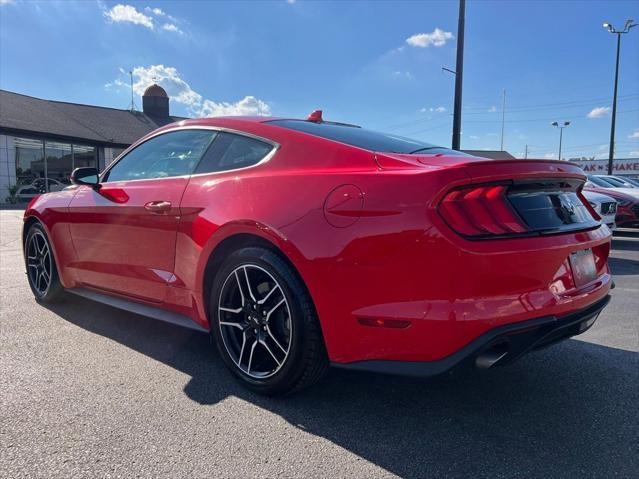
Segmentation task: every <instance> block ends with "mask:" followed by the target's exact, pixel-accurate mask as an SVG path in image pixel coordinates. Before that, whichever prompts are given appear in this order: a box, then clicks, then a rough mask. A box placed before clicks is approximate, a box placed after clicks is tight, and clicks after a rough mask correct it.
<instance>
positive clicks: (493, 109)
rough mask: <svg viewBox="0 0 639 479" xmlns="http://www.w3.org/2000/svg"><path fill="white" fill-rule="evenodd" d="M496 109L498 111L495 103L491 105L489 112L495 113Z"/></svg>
mask: <svg viewBox="0 0 639 479" xmlns="http://www.w3.org/2000/svg"><path fill="white" fill-rule="evenodd" d="M496 111H497V107H496V106H495V105H493V106H491V107H490V108H489V109H488V113H495V112H496Z"/></svg>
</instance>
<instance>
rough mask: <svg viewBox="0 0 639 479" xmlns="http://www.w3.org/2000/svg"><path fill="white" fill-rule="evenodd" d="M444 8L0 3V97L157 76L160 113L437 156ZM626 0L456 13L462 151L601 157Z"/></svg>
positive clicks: (624, 81)
mask: <svg viewBox="0 0 639 479" xmlns="http://www.w3.org/2000/svg"><path fill="white" fill-rule="evenodd" d="M457 8H458V6H457V2H456V1H439V2H436V1H424V2H418V1H408V2H400V1H395V2H383V1H375V2H365V1H353V2H348V1H341V2H338V1H333V2H319V1H316V2H310V1H304V0H297V1H286V0H280V1H272V2H270V1H251V2H242V1H237V2H221V1H217V2H205V1H180V2H171V1H151V0H149V1H143V2H134V1H120V2H110V1H85V2H71V1H64V2H56V1H47V2H21V1H19V0H0V87H1V88H3V89H7V90H11V91H15V92H19V93H24V94H28V95H33V96H37V97H41V98H48V99H55V100H63V101H70V102H78V103H88V104H96V105H103V106H111V107H115V108H127V107H128V105H129V102H130V88H129V86H128V84H129V75H128V71H129V70H132V71H133V72H134V92H135V93H136V97H135V101H136V104H137V106H138V107H140V106H141V99H140V97H139V93H140V92H141V91H143V90H144V88H145V87H146V86H147V85H148V84H149V83H150V82H152V79H153V78H156V79H157V80H158V81H159V83H160V84H162V85H163V86H165V87H166V89H167V90H168V92H169V94H170V96H171V98H172V100H171V112H172V113H173V114H176V115H185V116H197V115H217V114H238V113H239V114H253V113H261V114H271V115H274V116H287V117H290V116H292V117H305V116H306V115H307V114H308V113H309V112H310V111H311V110H313V109H317V108H321V109H323V110H324V117H325V118H328V119H331V120H337V121H347V122H353V123H357V124H361V125H363V126H366V127H370V128H374V129H381V130H385V131H389V132H393V133H395V134H401V135H406V136H412V137H416V138H420V139H423V140H425V141H428V142H431V143H436V144H441V145H444V146H448V145H450V135H451V124H452V116H451V111H452V104H453V89H454V78H453V76H452V75H451V74H449V73H445V72H442V71H441V67H442V66H447V67H449V68H454V65H455V47H456V41H455V40H456V37H457V32H456V30H457ZM627 18H634V19H635V20H637V21H639V2H636V1H632V0H627V1H625V0H624V1H610V0H608V1H542V0H537V1H488V0H484V1H472V0H469V1H468V4H467V15H466V49H465V71H464V115H463V120H462V130H463V134H462V147H463V148H466V149H499V146H500V132H501V95H502V90H503V89H506V92H507V93H506V95H507V96H506V125H505V141H504V143H505V149H507V150H509V151H511V152H512V153H514V154H516V155H523V151H524V147H525V146H524V145H525V144H528V145H529V149H530V152H529V156H530V157H541V158H544V157H547V158H550V157H553V155H554V156H556V152H557V144H558V131H557V130H556V129H555V128H553V127H551V126H550V123H551V122H552V121H553V120H557V121H567V120H568V121H571V122H572V124H571V125H570V127H569V128H568V129H567V130H565V134H564V155H562V156H564V157H581V156H586V157H595V156H596V157H607V147H608V146H607V144H608V141H609V133H610V112H609V110H608V109H609V107H610V106H611V97H612V82H613V74H614V54H615V37H614V36H613V35H611V34H610V33H608V32H607V31H606V30H605V29H604V28H602V23H603V21H606V20H607V21H610V22H612V23H613V24H614V25H615V26H617V27H622V26H623V23H624V22H625V20H626V19H627ZM619 97H620V101H619V105H618V119H617V139H618V143H617V157H628V156H634V157H639V27H637V28H635V29H634V30H632V31H631V32H630V33H629V34H628V35H624V38H623V44H622V64H621V76H620V91H619Z"/></svg>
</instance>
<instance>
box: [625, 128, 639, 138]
mask: <svg viewBox="0 0 639 479" xmlns="http://www.w3.org/2000/svg"><path fill="white" fill-rule="evenodd" d="M628 138H639V128H637V129H636V130H635V131H633V132H632V133H631V134H630V135H628Z"/></svg>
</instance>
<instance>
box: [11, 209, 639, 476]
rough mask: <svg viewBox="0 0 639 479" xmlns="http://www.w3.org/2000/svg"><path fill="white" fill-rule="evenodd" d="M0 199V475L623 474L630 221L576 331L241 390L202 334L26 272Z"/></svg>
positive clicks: (632, 350)
mask: <svg viewBox="0 0 639 479" xmlns="http://www.w3.org/2000/svg"><path fill="white" fill-rule="evenodd" d="M21 216H22V212H21V211H16V210H2V211H0V276H1V278H0V299H1V303H0V308H1V313H0V314H1V318H0V476H2V477H7V478H18V477H30V478H31V477H46V478H51V477H54V478H58V477H127V478H128V477H171V478H175V477H211V478H226V477H229V478H231V477H234V478H235V477H237V478H249V477H265V478H266V477H285V478H297V477H300V478H302V477H303V478H315V477H317V478H328V477H330V478H338V477H340V478H341V477H349V478H367V479H368V478H377V477H398V476H399V477H407V478H423V477H491V478H494V477H526V478H532V477H540V478H541V477H543V478H550V477H557V478H565V477H580V478H583V477H637V471H639V415H638V407H639V353H638V352H639V234H638V233H623V236H622V235H618V236H615V239H614V240H613V251H612V256H611V259H610V265H611V267H612V270H613V273H614V275H615V281H616V285H617V287H616V289H615V290H614V291H613V293H612V296H613V299H612V302H611V304H610V305H609V306H608V308H607V309H606V310H605V311H604V312H603V313H602V314H601V316H600V318H599V320H598V321H597V323H596V324H595V325H594V326H593V328H592V329H591V330H590V331H588V332H587V333H585V334H583V335H582V336H579V337H578V339H570V340H568V341H564V342H563V343H561V344H559V345H557V346H554V347H552V348H549V349H547V350H544V351H539V352H536V353H533V354H530V355H528V356H526V357H524V358H523V359H522V360H520V361H519V362H517V363H515V364H513V365H511V366H509V367H504V368H496V369H494V370H488V371H473V372H468V373H464V374H458V375H453V376H446V377H443V378H438V379H430V380H415V379H408V378H400V377H389V376H377V375H372V374H363V373H352V372H347V371H340V370H332V371H330V373H329V374H328V376H327V377H326V378H325V379H324V380H323V381H322V382H321V383H320V384H319V385H318V386H316V387H313V388H311V389H309V390H306V391H303V392H302V393H300V394H297V395H294V396H290V397H286V398H275V399H274V398H265V397H261V396H258V395H256V394H253V393H250V392H248V391H246V390H245V389H243V388H242V387H241V386H240V385H239V384H238V383H237V382H236V381H235V380H234V379H233V377H232V376H231V374H230V373H229V372H227V370H226V369H225V368H224V366H223V365H222V362H221V360H220V358H219V357H218V355H217V353H216V352H215V351H214V350H213V349H212V347H211V346H210V344H209V339H208V337H207V336H206V335H204V334H201V333H197V332H192V331H189V330H185V329H180V328H178V327H175V326H171V325H168V324H164V323H161V322H157V321H154V320H151V319H146V318H143V317H140V316H136V315H132V314H130V313H126V312H122V311H119V310H116V309H113V308H111V307H108V306H103V305H100V304H96V303H93V302H91V301H89V300H85V299H82V298H76V297H72V298H70V299H69V300H67V301H65V302H63V303H61V304H59V305H56V306H51V307H45V306H42V305H39V304H38V303H36V302H35V301H34V299H33V296H32V294H31V292H30V290H29V287H28V285H27V279H26V276H25V274H24V267H23V262H22V252H21V244H20V227H21Z"/></svg>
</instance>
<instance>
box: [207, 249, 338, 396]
mask: <svg viewBox="0 0 639 479" xmlns="http://www.w3.org/2000/svg"><path fill="white" fill-rule="evenodd" d="M209 314H210V318H211V332H212V335H213V338H214V339H215V343H216V345H217V347H218V350H219V352H220V355H221V356H222V358H223V360H224V362H225V363H226V364H227V366H228V367H229V368H230V369H231V370H232V371H233V372H234V373H235V375H236V376H237V377H239V378H240V379H241V380H242V382H243V383H244V384H246V385H247V386H249V387H250V388H251V389H253V390H255V391H258V392H261V393H264V394H283V393H287V392H291V391H295V390H299V389H301V388H304V387H307V386H309V385H311V384H312V383H314V382H315V381H317V380H318V379H319V378H320V377H321V376H322V374H323V373H324V371H325V370H326V367H327V365H328V360H327V356H326V350H325V348H324V342H323V339H322V334H321V331H320V326H319V322H318V319H317V315H316V313H315V308H314V306H313V304H312V301H311V298H310V297H309V294H308V292H307V291H306V288H305V287H304V285H303V284H302V282H301V280H300V279H299V277H298V276H297V274H296V272H295V271H294V270H293V269H292V268H291V266H290V265H289V264H288V263H287V262H286V261H284V260H283V259H282V258H281V257H280V256H279V255H277V254H276V253H274V252H272V251H269V250H267V249H263V248H258V247H249V248H243V249H241V250H238V251H235V252H234V253H232V254H231V255H230V256H229V257H228V258H227V259H226V261H225V262H224V263H223V264H222V266H221V267H220V269H219V270H218V274H217V275H216V278H215V281H214V284H213V287H212V291H211V298H210V304H209Z"/></svg>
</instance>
